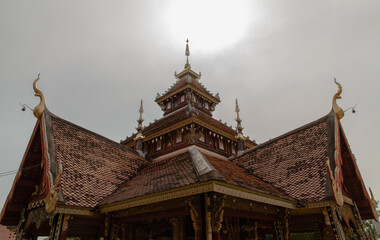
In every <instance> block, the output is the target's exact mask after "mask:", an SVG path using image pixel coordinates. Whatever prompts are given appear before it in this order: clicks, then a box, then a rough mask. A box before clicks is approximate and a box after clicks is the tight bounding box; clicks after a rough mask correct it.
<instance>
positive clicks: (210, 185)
mask: <svg viewBox="0 0 380 240" xmlns="http://www.w3.org/2000/svg"><path fill="white" fill-rule="evenodd" d="M206 192H217V193H222V194H226V195H230V196H235V197H239V198H243V199H248V200H253V201H257V202H262V203H267V204H271V205H275V206H280V207H286V208H291V209H296V208H297V202H296V201H294V200H287V199H282V198H279V197H275V196H272V195H269V194H264V193H261V192H258V191H253V190H250V189H246V188H243V187H240V186H235V185H232V184H229V183H225V182H221V181H218V180H212V181H208V182H202V183H197V184H193V185H189V186H185V187H181V188H176V189H171V190H167V191H164V192H159V193H154V194H149V195H145V196H140V197H136V198H132V199H128V200H125V201H121V202H116V203H110V204H105V205H102V206H100V212H101V213H109V212H114V211H119V210H123V209H127V208H132V207H137V206H142V205H146V204H151V203H156V202H162V201H167V200H172V199H176V198H181V197H188V196H191V195H195V194H200V193H206Z"/></svg>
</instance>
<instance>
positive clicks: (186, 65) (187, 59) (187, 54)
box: [185, 39, 191, 69]
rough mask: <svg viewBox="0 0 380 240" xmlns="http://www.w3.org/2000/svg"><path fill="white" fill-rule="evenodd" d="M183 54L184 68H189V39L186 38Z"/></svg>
mask: <svg viewBox="0 0 380 240" xmlns="http://www.w3.org/2000/svg"><path fill="white" fill-rule="evenodd" d="M185 55H186V64H185V69H186V68H191V65H190V63H189V56H190V49H189V39H186V50H185Z"/></svg>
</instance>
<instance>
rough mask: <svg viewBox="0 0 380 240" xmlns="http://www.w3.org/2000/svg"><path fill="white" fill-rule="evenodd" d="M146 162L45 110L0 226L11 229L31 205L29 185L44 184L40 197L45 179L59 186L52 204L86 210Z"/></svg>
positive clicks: (20, 169) (105, 139) (127, 149)
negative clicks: (56, 203)
mask: <svg viewBox="0 0 380 240" xmlns="http://www.w3.org/2000/svg"><path fill="white" fill-rule="evenodd" d="M41 140H42V142H41ZM45 156H48V158H46V157H45ZM147 163H148V161H147V160H145V159H144V158H141V157H140V156H139V155H138V154H137V153H136V152H134V151H133V150H131V149H129V148H127V147H125V146H124V145H121V144H119V143H117V142H114V141H112V140H110V139H107V138H105V137H103V136H101V135H99V134H96V133H94V132H91V131H89V130H87V129H85V128H82V127H79V126H77V125H75V124H73V123H71V122H69V121H66V120H63V119H62V118H59V117H57V116H55V115H54V114H52V113H50V112H49V111H48V110H47V109H45V110H44V112H43V114H42V116H40V118H39V120H38V121H37V123H36V127H35V129H34V132H33V135H32V137H31V140H30V143H29V145H28V148H27V150H26V152H25V155H24V158H23V161H22V163H21V165H20V168H19V171H18V173H17V175H16V178H15V180H14V184H13V186H12V189H11V191H10V193H9V195H8V198H7V200H6V202H5V204H4V207H3V209H2V212H1V215H0V223H1V224H5V225H17V223H18V220H16V219H18V218H19V217H20V213H21V210H22V208H23V207H24V206H27V205H28V202H29V201H30V200H31V194H32V192H34V191H35V187H34V186H38V185H39V184H40V183H41V181H46V182H45V183H46V188H47V189H46V192H48V191H49V190H50V189H51V187H50V186H49V184H48V180H47V178H49V179H52V181H53V182H54V183H55V182H58V183H59V198H58V204H60V205H66V206H75V207H89V208H92V207H95V206H96V205H97V204H98V203H99V202H100V201H101V200H103V199H104V198H105V197H106V196H108V195H109V194H111V193H112V192H113V191H115V190H116V189H117V188H118V186H119V185H120V184H122V183H124V182H125V181H126V180H129V179H130V178H131V177H132V176H133V175H135V174H136V173H137V171H138V170H139V169H140V168H141V167H142V166H144V165H146V164H147ZM41 166H43V167H44V168H43V169H44V170H42V168H41ZM59 169H61V171H60V170H59ZM42 179H43V180H42ZM49 181H51V180H49ZM41 190H42V189H41ZM41 197H44V195H42V196H41ZM41 197H39V198H41ZM37 200H39V199H37Z"/></svg>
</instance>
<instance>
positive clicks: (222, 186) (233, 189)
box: [213, 182, 297, 209]
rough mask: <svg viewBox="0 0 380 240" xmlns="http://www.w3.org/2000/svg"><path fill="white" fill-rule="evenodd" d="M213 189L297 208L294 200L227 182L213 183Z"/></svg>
mask: <svg viewBox="0 0 380 240" xmlns="http://www.w3.org/2000/svg"><path fill="white" fill-rule="evenodd" d="M213 185H214V186H213V191H214V192H217V193H222V194H226V195H230V196H234V197H239V198H243V199H248V200H253V201H256V202H261V203H267V204H270V205H275V206H280V207H285V208H291V209H295V208H297V207H296V204H295V202H294V201H288V200H284V199H281V198H277V197H272V196H268V195H264V194H261V193H258V192H253V191H250V190H247V189H244V188H240V187H237V186H233V185H230V184H227V183H221V182H215V183H213Z"/></svg>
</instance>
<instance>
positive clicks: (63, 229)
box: [59, 214, 72, 240]
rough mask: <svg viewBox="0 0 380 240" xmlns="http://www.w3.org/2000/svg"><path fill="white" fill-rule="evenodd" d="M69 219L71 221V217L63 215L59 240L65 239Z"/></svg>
mask: <svg viewBox="0 0 380 240" xmlns="http://www.w3.org/2000/svg"><path fill="white" fill-rule="evenodd" d="M71 219H72V216H71V215H69V214H65V215H64V216H63V220H62V221H63V222H62V231H61V236H60V238H59V239H60V240H65V239H66V234H67V230H68V229H69V220H71Z"/></svg>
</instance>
